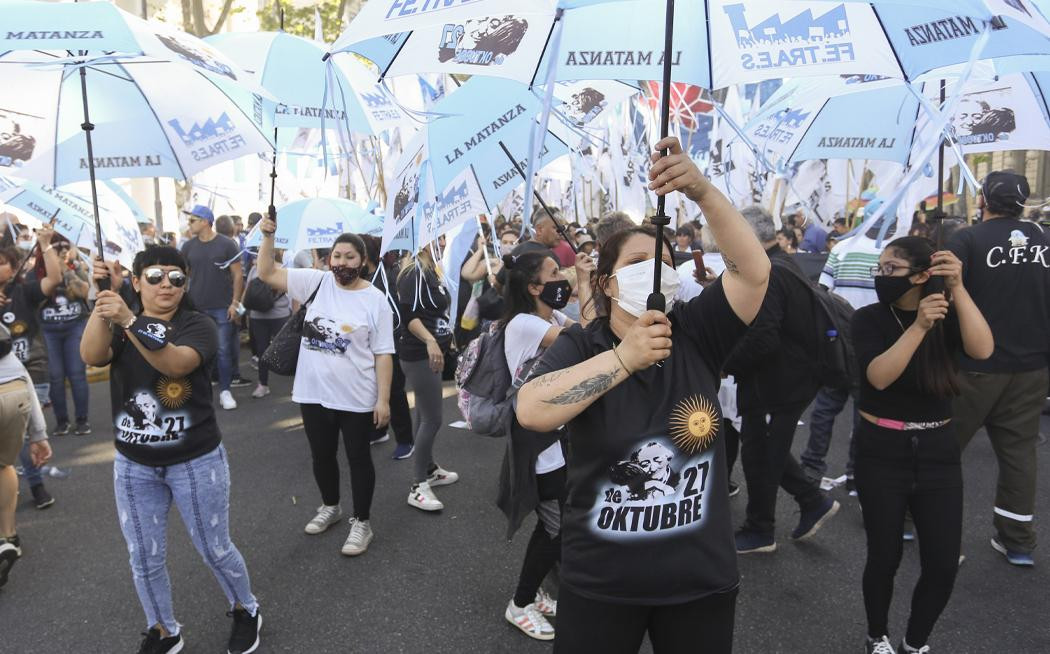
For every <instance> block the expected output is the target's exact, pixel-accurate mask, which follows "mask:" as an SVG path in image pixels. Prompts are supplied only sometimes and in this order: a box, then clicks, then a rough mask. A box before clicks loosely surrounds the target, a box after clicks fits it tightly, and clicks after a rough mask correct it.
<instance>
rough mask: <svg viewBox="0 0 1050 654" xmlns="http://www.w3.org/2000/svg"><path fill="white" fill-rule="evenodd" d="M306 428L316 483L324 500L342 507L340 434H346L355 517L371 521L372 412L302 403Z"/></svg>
mask: <svg viewBox="0 0 1050 654" xmlns="http://www.w3.org/2000/svg"><path fill="white" fill-rule="evenodd" d="M299 410H300V411H302V414H303V429H304V430H305V431H306V440H307V441H309V442H310V455H311V456H312V457H313V462H314V481H316V482H317V488H318V490H320V491H321V501H322V502H324V503H325V504H326V505H328V506H334V505H336V504H339V460H338V458H337V455H338V453H339V432H340V431H342V432H343V444H344V446H345V447H346V460H347V461H348V462H349V463H350V490H351V491H353V495H354V517H355V518H358V519H360V520H368V512H369V510H370V509H371V508H372V494H373V493H374V492H375V489H376V469H375V466H373V465H372V450H371V447H370V442H369V438H370V437H371V435H372V432H373V431H374V430H375V425H374V423H373V418H372V414H371V413H351V412H349V411H336V410H334V409H328V408H325V407H323V406H321V405H320V404H300V405H299Z"/></svg>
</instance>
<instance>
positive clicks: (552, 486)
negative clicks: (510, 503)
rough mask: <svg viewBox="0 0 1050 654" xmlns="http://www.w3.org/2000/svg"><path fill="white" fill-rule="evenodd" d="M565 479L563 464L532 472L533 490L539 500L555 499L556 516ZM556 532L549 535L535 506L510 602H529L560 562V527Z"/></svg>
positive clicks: (521, 605) (563, 492)
mask: <svg viewBox="0 0 1050 654" xmlns="http://www.w3.org/2000/svg"><path fill="white" fill-rule="evenodd" d="M566 478H567V475H566V471H565V467H564V466H562V467H561V468H558V469H557V470H552V471H550V472H548V473H546V474H542V475H536V490H537V491H538V492H539V499H540V502H544V501H556V502H557V503H558V515H559V516H560V515H561V507H562V505H563V504H564V503H565V483H566ZM559 523H560V520H559ZM559 526H560V525H559ZM557 534H558V535H557V536H555V537H553V538H551V535H550V533H548V531H547V527H546V526H545V525H544V521H543V520H542V519H541V517H540V509H539V508H538V507H537V509H536V528H535V529H533V530H532V537H531V538H530V539H529V545H528V547H527V548H526V549H525V560H524V561H523V562H522V564H521V574H520V575H519V576H518V589H517V590H516V591H515V592H514V604H516V605H517V606H518V607H520V608H524V607H525V606H527V605H529V604H532V602H533V600H535V599H536V591H538V590H539V589H540V584H542V583H543V580H544V578H546V576H547V575H548V574H549V573H550V571H551V570H553V569H554V565H555V564H556V563H558V562H559V561H561V530H560V528H559V530H558V532H557Z"/></svg>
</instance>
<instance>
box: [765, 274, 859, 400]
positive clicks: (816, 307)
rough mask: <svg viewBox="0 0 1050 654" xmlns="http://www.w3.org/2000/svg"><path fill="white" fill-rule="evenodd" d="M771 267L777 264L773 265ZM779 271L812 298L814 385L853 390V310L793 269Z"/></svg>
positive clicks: (854, 364)
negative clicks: (815, 349)
mask: <svg viewBox="0 0 1050 654" xmlns="http://www.w3.org/2000/svg"><path fill="white" fill-rule="evenodd" d="M774 265H777V264H776V263H775V262H774ZM779 267H780V268H782V269H784V270H787V271H788V272H790V273H791V274H792V275H793V276H794V277H795V279H797V280H799V281H800V282H802V283H803V284H804V285H805V286H806V288H808V289H809V290H810V291H811V293H812V295H813V313H814V318H815V322H816V325H817V351H816V356H815V358H814V361H815V365H814V372H815V373H816V377H817V381H819V382H820V384H821V385H822V386H827V387H830V388H834V389H838V390H851V389H853V388H856V387H857V382H858V380H859V378H860V376H859V373H858V371H857V358H856V356H855V355H854V353H853V338H852V334H851V333H850V321H851V320H852V319H853V307H852V306H851V305H850V303H849V302H847V301H846V300H845V298H843V297H842V296H841V295H836V294H835V293H832V292H831V291H829V290H827V289H825V288H824V287H823V286H819V285H817V284H814V283H813V281H812V280H810V279H809V278H808V277H806V276H804V275H803V274H801V273H800V272H799V271H798V270H797V269H796V268H795V267H793V266H787V265H783V264H780V265H779Z"/></svg>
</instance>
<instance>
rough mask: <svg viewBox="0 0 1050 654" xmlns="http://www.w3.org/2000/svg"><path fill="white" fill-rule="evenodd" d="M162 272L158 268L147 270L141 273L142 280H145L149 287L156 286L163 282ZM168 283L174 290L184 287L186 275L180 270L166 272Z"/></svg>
mask: <svg viewBox="0 0 1050 654" xmlns="http://www.w3.org/2000/svg"><path fill="white" fill-rule="evenodd" d="M164 274H165V273H164V271H163V270H161V269H160V268H147V269H146V270H145V271H143V273H142V278H143V279H145V280H146V283H147V284H149V285H150V286H156V285H157V284H159V283H161V281H163V280H164ZM167 276H168V281H169V282H171V285H172V286H174V287H175V288H182V287H183V286H185V285H186V273H184V272H182V271H181V270H169V271H168V272H167Z"/></svg>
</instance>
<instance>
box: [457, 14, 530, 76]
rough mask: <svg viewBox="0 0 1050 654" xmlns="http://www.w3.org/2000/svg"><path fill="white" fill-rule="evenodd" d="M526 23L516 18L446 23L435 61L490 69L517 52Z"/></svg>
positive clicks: (506, 17)
mask: <svg viewBox="0 0 1050 654" xmlns="http://www.w3.org/2000/svg"><path fill="white" fill-rule="evenodd" d="M528 30H529V23H528V21H527V20H525V19H523V18H518V17H516V16H502V17H498V16H489V17H485V18H474V19H471V20H468V21H466V23H465V24H463V25H457V24H455V23H448V24H446V25H445V27H444V29H442V30H441V44H440V46H439V47H438V61H440V62H442V63H444V62H446V61H449V60H452V61H454V63H457V64H475V65H479V66H492V65H496V66H498V65H500V64H502V63H503V62H504V61H505V60H506V58H507V57H508V56H509V55H512V54H514V52H516V51H517V49H518V46H519V45H520V44H521V40H522V39H523V38H524V37H525V33H526V32H528Z"/></svg>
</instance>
